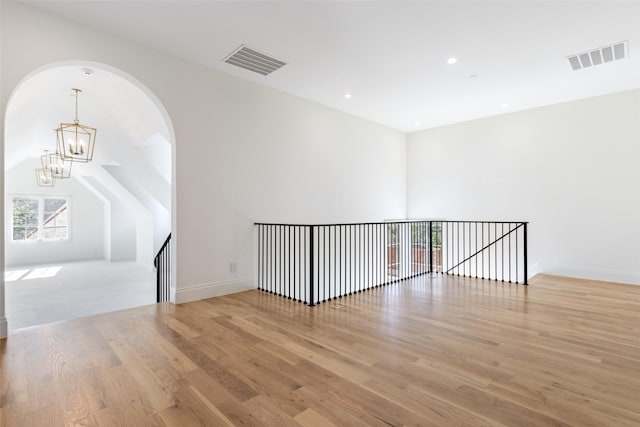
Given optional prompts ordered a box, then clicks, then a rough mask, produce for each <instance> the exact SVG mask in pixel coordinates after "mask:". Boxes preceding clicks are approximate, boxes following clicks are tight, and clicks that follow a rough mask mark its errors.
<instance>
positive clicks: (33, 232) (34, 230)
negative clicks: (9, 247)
mask: <svg viewBox="0 0 640 427" xmlns="http://www.w3.org/2000/svg"><path fill="white" fill-rule="evenodd" d="M26 234H27V236H26V239H27V240H38V227H27V230H26Z"/></svg>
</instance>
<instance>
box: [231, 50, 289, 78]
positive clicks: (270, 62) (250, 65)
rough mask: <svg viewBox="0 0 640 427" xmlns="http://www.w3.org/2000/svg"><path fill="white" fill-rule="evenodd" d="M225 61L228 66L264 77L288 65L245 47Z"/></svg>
mask: <svg viewBox="0 0 640 427" xmlns="http://www.w3.org/2000/svg"><path fill="white" fill-rule="evenodd" d="M223 61H224V62H226V63H227V64H231V65H235V66H236V67H240V68H244V69H245V70H249V71H253V72H254V73H258V74H262V75H263V76H266V75H269V74H271V73H273V72H274V71H275V70H277V69H278V68H282V67H284V66H285V65H287V64H286V63H285V62H282V61H280V60H277V59H275V58H272V57H270V56H268V55H265V54H264V53H260V52H258V51H257V50H255V49H251V48H248V47H247V46H245V45H242V46H240V47H239V48H238V49H236V50H235V51H233V52H232V53H231V55H229V56H227V57H226V58H225V59H224V60H223Z"/></svg>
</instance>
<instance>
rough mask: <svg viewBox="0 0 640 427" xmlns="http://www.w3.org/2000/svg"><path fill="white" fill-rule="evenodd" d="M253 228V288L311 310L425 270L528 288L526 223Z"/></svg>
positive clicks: (479, 222) (270, 226)
mask: <svg viewBox="0 0 640 427" xmlns="http://www.w3.org/2000/svg"><path fill="white" fill-rule="evenodd" d="M256 227H257V257H258V260H257V261H258V262H257V283H258V289H261V290H264V291H267V292H271V293H274V294H277V295H281V296H284V297H287V298H290V299H294V300H297V301H301V302H305V303H306V304H309V305H311V306H313V305H315V304H317V303H320V302H323V301H328V300H331V299H334V298H338V297H342V296H345V295H351V294H353V293H355V292H360V291H363V290H366V289H370V288H373V287H377V286H382V285H387V284H390V283H394V282H397V281H400V280H404V279H408V278H411V277H414V276H418V275H421V274H426V273H443V274H452V275H459V276H468V277H476V278H483V279H493V280H501V281H507V282H514V283H523V284H527V249H526V248H527V223H526V222H500V221H492V222H489V221H385V222H369V223H354V224H314V225H311V224H268V223H256Z"/></svg>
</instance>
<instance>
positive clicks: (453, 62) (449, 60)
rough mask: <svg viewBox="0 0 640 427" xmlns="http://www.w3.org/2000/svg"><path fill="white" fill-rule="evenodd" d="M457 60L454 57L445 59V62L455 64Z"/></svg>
mask: <svg viewBox="0 0 640 427" xmlns="http://www.w3.org/2000/svg"><path fill="white" fill-rule="evenodd" d="M456 62H458V60H457V59H456V58H454V57H451V58H449V59H447V64H455V63H456Z"/></svg>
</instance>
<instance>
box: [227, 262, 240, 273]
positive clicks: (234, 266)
mask: <svg viewBox="0 0 640 427" xmlns="http://www.w3.org/2000/svg"><path fill="white" fill-rule="evenodd" d="M229 271H230V272H232V273H235V272H236V271H238V264H236V263H235V262H230V263H229Z"/></svg>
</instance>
